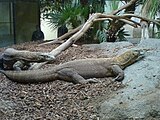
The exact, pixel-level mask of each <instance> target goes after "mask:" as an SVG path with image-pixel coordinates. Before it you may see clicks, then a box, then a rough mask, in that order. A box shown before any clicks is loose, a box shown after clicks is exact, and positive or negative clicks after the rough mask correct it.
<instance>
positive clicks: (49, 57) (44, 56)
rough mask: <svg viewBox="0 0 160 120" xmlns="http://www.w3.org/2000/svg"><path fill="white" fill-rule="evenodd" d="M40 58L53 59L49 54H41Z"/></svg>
mask: <svg viewBox="0 0 160 120" xmlns="http://www.w3.org/2000/svg"><path fill="white" fill-rule="evenodd" d="M40 56H41V59H45V60H55V57H54V56H52V55H49V54H42V55H40Z"/></svg>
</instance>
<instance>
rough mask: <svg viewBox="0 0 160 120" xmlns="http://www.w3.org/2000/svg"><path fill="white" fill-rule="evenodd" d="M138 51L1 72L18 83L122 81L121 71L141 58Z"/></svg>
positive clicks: (122, 73)
mask: <svg viewBox="0 0 160 120" xmlns="http://www.w3.org/2000/svg"><path fill="white" fill-rule="evenodd" d="M142 56H143V55H142V54H141V51H140V50H129V51H127V52H125V53H123V54H121V55H120V56H117V57H113V58H97V59H95V58H93V59H81V60H74V61H70V62H66V63H64V64H61V65H57V66H55V67H51V68H48V69H45V70H44V69H43V70H42V69H39V70H28V71H3V70H0V72H1V73H3V74H4V75H5V76H6V77H7V78H9V79H10V80H12V81H16V82H19V83H39V82H49V81H53V80H64V81H68V82H73V83H87V82H97V81H95V80H93V79H88V80H86V79H87V78H103V77H109V76H115V79H114V80H116V81H122V80H123V78H124V72H123V70H122V69H124V68H126V67H127V66H129V65H131V64H133V63H134V62H136V61H137V60H139V59H140V58H142Z"/></svg>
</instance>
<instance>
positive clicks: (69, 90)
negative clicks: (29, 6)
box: [0, 42, 123, 120]
mask: <svg viewBox="0 0 160 120" xmlns="http://www.w3.org/2000/svg"><path fill="white" fill-rule="evenodd" d="M57 46H58V45H45V46H38V43H36V42H31V43H24V44H20V45H14V46H11V47H13V48H16V49H19V50H30V51H41V52H49V51H51V50H52V49H54V48H56V47H57ZM4 49H5V48H1V49H0V51H1V52H3V51H4ZM99 57H101V50H99V51H92V50H88V49H86V48H84V47H82V46H78V47H70V48H69V49H67V50H66V51H64V52H63V53H62V54H60V55H59V56H58V57H57V61H56V62H55V63H54V64H47V65H45V66H44V67H51V66H54V65H56V64H60V63H64V62H66V61H70V60H75V59H82V58H99ZM44 67H43V68H44ZM98 80H99V81H100V82H99V83H94V84H85V85H80V84H72V83H68V82H64V81H60V80H56V81H53V82H48V83H43V84H19V83H16V82H12V81H10V80H8V79H7V78H6V77H5V76H4V75H2V74H0V100H1V101H0V119H1V120H98V118H99V117H98V107H99V104H100V101H101V100H102V99H101V98H104V99H107V95H109V94H112V92H114V91H116V90H117V89H119V88H121V87H123V85H122V84H121V83H113V82H111V81H112V78H101V79H98Z"/></svg>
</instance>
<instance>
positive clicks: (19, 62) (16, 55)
mask: <svg viewBox="0 0 160 120" xmlns="http://www.w3.org/2000/svg"><path fill="white" fill-rule="evenodd" d="M54 59H55V58H54V56H52V55H50V54H48V53H42V52H30V51H26V50H16V49H14V48H7V49H6V50H5V51H4V52H3V53H2V54H1V55H0V67H1V69H5V70H12V69H15V70H20V69H23V68H24V67H26V68H29V67H30V63H32V62H45V61H53V60H54Z"/></svg>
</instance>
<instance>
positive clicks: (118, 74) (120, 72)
mask: <svg viewBox="0 0 160 120" xmlns="http://www.w3.org/2000/svg"><path fill="white" fill-rule="evenodd" d="M111 69H112V72H113V74H114V75H115V76H116V78H114V79H113V80H114V81H118V82H121V81H122V80H123V79H124V71H123V70H122V69H121V68H120V67H119V66H118V65H113V66H112V67H111Z"/></svg>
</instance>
